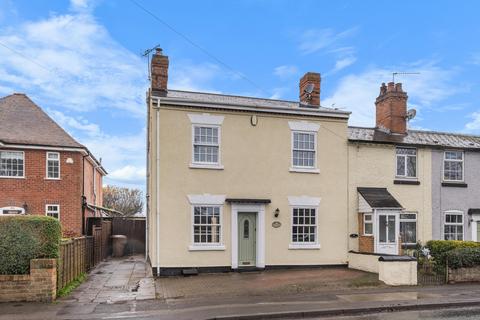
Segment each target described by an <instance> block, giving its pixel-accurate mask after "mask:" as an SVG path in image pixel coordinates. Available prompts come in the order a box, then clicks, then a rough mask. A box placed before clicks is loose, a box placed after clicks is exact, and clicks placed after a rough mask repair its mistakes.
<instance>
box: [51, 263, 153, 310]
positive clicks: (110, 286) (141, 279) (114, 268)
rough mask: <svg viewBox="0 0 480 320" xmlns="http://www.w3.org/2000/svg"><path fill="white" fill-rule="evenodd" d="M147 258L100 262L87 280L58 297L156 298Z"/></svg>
mask: <svg viewBox="0 0 480 320" xmlns="http://www.w3.org/2000/svg"><path fill="white" fill-rule="evenodd" d="M144 260H145V258H144V257H143V256H139V255H138V256H129V257H123V258H110V259H108V260H107V261H104V262H101V263H100V264H99V265H98V266H97V267H96V268H95V269H94V270H92V272H91V273H90V274H89V275H88V278H87V280H86V281H85V282H84V283H82V284H81V285H80V286H79V287H78V288H77V289H75V290H74V291H73V292H72V293H71V294H70V295H69V296H67V297H64V298H61V299H59V301H76V302H80V303H88V302H93V303H116V302H121V301H131V300H147V299H155V285H154V280H153V278H152V276H151V273H150V272H149V268H148V267H147V266H146V264H145V262H144Z"/></svg>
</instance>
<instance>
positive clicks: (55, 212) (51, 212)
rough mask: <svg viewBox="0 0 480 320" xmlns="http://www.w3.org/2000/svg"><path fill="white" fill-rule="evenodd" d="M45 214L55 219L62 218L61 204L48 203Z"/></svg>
mask: <svg viewBox="0 0 480 320" xmlns="http://www.w3.org/2000/svg"><path fill="white" fill-rule="evenodd" d="M45 215H47V216H49V217H52V218H55V219H60V205H58V204H47V205H46V206H45Z"/></svg>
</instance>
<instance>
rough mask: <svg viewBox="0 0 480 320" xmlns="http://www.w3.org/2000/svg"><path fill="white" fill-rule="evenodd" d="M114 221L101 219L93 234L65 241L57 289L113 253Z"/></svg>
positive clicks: (61, 250) (62, 246)
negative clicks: (111, 238) (111, 237)
mask: <svg viewBox="0 0 480 320" xmlns="http://www.w3.org/2000/svg"><path fill="white" fill-rule="evenodd" d="M111 235H112V223H111V222H110V221H101V223H100V224H99V225H96V226H93V230H92V235H91V236H84V237H80V238H74V239H71V240H67V241H63V242H62V243H61V245H60V259H59V262H58V272H57V290H60V289H62V288H64V287H65V286H66V285H67V284H69V283H70V282H71V281H73V280H75V279H76V278H78V277H79V276H80V275H81V274H82V273H85V272H88V271H89V270H90V269H92V268H93V267H94V266H96V265H97V264H98V263H100V262H101V261H102V260H104V259H106V258H107V257H108V256H109V255H110V254H111V247H112V246H111V240H110V236H111Z"/></svg>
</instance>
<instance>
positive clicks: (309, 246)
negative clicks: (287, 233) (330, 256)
mask: <svg viewBox="0 0 480 320" xmlns="http://www.w3.org/2000/svg"><path fill="white" fill-rule="evenodd" d="M288 249H289V250H318V249H320V244H294V243H291V244H289V245H288Z"/></svg>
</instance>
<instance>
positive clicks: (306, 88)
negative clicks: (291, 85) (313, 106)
mask: <svg viewBox="0 0 480 320" xmlns="http://www.w3.org/2000/svg"><path fill="white" fill-rule="evenodd" d="M313 88H314V85H313V83H309V84H307V86H306V87H305V90H304V91H305V92H306V93H308V94H311V93H312V92H313Z"/></svg>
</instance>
